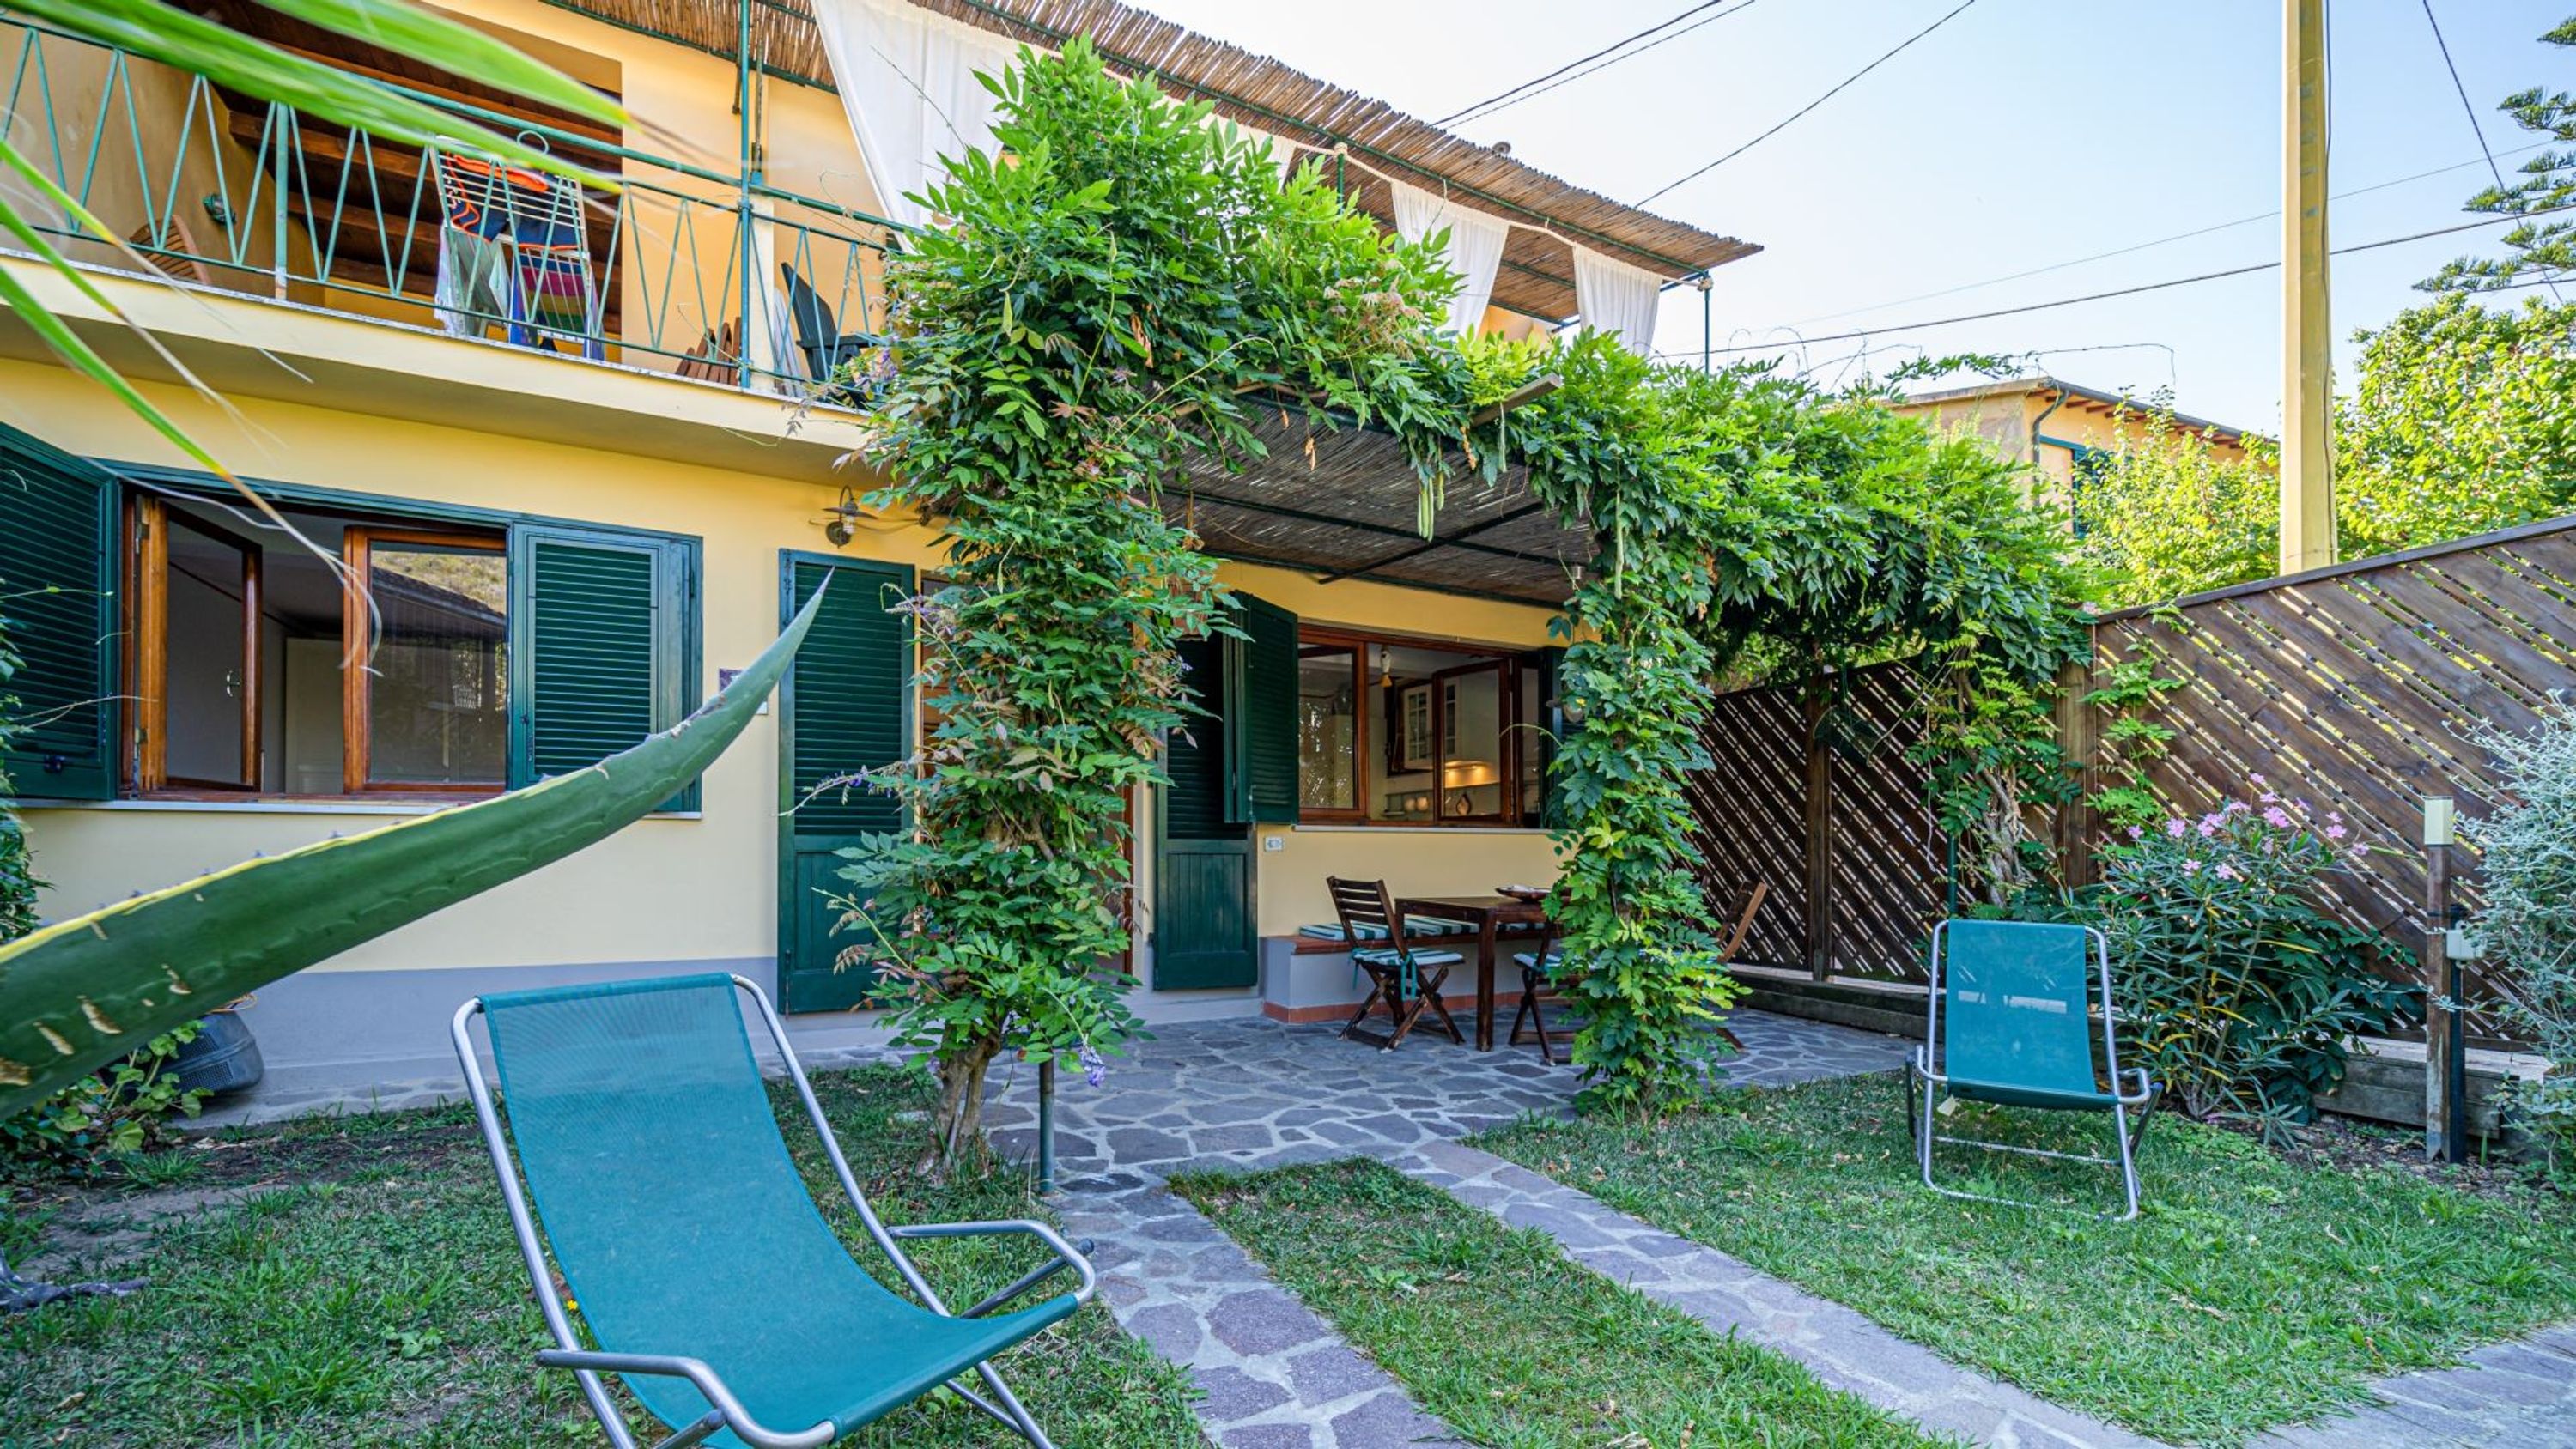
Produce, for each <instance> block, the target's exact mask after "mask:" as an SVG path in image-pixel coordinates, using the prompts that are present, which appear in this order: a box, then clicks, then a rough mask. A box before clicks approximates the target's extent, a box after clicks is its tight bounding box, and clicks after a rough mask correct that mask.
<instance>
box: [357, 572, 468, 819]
mask: <svg viewBox="0 0 2576 1449" xmlns="http://www.w3.org/2000/svg"><path fill="white" fill-rule="evenodd" d="M380 543H390V544H412V545H415V546H421V547H430V548H449V549H464V550H471V551H474V552H477V553H490V554H494V555H497V556H499V557H500V558H501V559H502V561H503V562H502V567H503V568H504V569H505V570H506V569H507V568H508V566H509V565H508V560H509V539H508V537H507V536H506V535H503V534H494V533H481V532H475V531H472V530H468V529H454V528H448V529H441V528H420V527H416V526H415V527H406V526H403V525H399V524H397V525H394V526H390V527H382V528H379V527H371V526H368V525H364V524H356V523H353V524H351V525H349V527H348V529H347V531H346V532H344V533H343V534H342V535H341V544H340V556H341V561H342V562H343V563H345V564H346V565H347V566H348V569H349V578H350V580H352V581H353V582H354V583H355V585H356V587H354V588H350V589H346V590H344V591H342V593H341V595H340V647H341V649H342V651H343V652H344V658H345V661H346V662H344V663H343V665H342V666H341V670H340V789H341V791H342V793H343V794H346V795H350V796H364V797H367V798H371V799H382V798H384V797H386V796H389V795H392V796H401V795H428V796H436V797H439V798H452V797H455V796H459V795H498V794H500V793H501V792H503V791H505V790H507V789H509V788H510V781H509V770H510V760H509V755H508V752H507V751H504V752H503V754H502V759H501V771H502V778H500V779H497V780H465V781H458V782H456V783H453V784H440V783H437V782H434V781H408V780H397V781H383V782H378V781H375V780H370V779H369V778H368V769H369V767H370V766H371V765H372V764H373V763H374V762H373V760H372V759H371V758H370V751H371V749H372V747H373V743H374V736H373V734H372V732H371V730H370V728H369V724H370V715H369V711H370V708H371V704H370V700H371V697H372V695H373V693H374V691H373V690H372V689H371V688H370V687H369V686H370V684H371V683H372V681H373V680H374V679H375V671H374V670H373V669H372V668H368V667H365V666H364V664H363V662H362V660H361V657H360V651H358V650H357V649H356V648H354V647H352V641H355V640H362V639H371V637H372V629H373V625H374V617H373V613H374V611H373V610H372V609H371V608H370V607H369V605H370V603H371V602H372V592H373V589H374V579H375V575H374V573H373V571H372V565H373V561H374V553H375V546H376V545H377V544H380ZM504 627H505V628H506V625H505V626H504ZM373 653H374V651H373V650H372V649H369V650H368V651H366V655H365V657H366V658H367V659H372V658H373ZM504 677H505V678H506V675H505V676H504Z"/></svg>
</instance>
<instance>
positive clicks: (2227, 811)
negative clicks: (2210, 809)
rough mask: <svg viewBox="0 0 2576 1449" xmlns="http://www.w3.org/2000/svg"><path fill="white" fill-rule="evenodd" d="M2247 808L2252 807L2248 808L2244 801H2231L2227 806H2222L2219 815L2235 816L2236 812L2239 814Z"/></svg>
mask: <svg viewBox="0 0 2576 1449" xmlns="http://www.w3.org/2000/svg"><path fill="white" fill-rule="evenodd" d="M2247 808H2250V807H2248V806H2247V805H2246V803H2245V802H2244V801H2242V800H2230V801H2228V802H2227V803H2226V804H2225V805H2223V806H2221V807H2220V808H2219V811H2218V813H2219V814H2221V815H2233V814H2235V813H2236V812H2238V811H2240V810H2244V809H2247Z"/></svg>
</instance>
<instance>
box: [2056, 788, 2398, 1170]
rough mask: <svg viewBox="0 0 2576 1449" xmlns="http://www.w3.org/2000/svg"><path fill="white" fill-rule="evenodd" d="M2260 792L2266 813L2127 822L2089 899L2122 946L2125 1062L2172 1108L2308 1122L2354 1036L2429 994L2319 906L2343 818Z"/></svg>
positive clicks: (2238, 809) (2233, 811) (2089, 907)
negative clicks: (2381, 969) (2318, 815)
mask: <svg viewBox="0 0 2576 1449" xmlns="http://www.w3.org/2000/svg"><path fill="white" fill-rule="evenodd" d="M2253 783H2254V786H2255V788H2256V789H2257V790H2259V791H2261V794H2260V796H2259V798H2258V800H2257V801H2256V803H2254V804H2251V805H2249V804H2247V803H2245V802H2244V801H2241V800H2230V801H2228V802H2226V803H2225V804H2224V805H2221V806H2220V807H2219V808H2218V809H2216V810H2213V811H2211V812H2209V813H2208V814H2206V815H2202V816H2199V817H2197V818H2194V817H2190V816H2185V815H2172V816H2168V817H2166V818H2165V819H2164V820H2162V821H2161V822H2159V823H2156V824H2153V825H2147V824H2133V825H2130V826H2129V827H2128V828H2127V830H2126V831H2125V832H2124V834H2125V837H2126V838H2125V839H2124V840H2121V841H2118V842H2115V843H2114V844H2112V845H2111V846H2110V847H2108V848H2107V849H2106V850H2105V851H2104V852H2103V866H2102V875H2103V878H2102V882H2101V884H2099V885H2097V886H2094V887H2091V888H2090V889H2088V890H2087V891H2086V892H2085V893H2084V894H2083V895H2082V897H2081V898H2080V903H2081V906H2082V909H2083V912H2084V914H2086V915H2088V916H2089V917H2090V918H2091V919H2092V920H2093V921H2094V923H2095V924H2098V925H2099V926H2100V927H2101V928H2102V931H2103V933H2104V934H2105V935H2106V936H2108V937H2109V939H2110V945H2111V956H2112V963H2113V990H2114V991H2115V993H2116V994H2117V999H2118V1001H2119V1005H2120V1010H2121V1012H2122V1013H2123V1015H2124V1017H2125V1022H2124V1030H2123V1031H2122V1033H2121V1038H2122V1041H2123V1043H2124V1050H2126V1051H2127V1052H2129V1053H2132V1054H2133V1056H2132V1058H2131V1060H2132V1061H2133V1062H2134V1064H2137V1065H2143V1066H2145V1067H2146V1068H2147V1069H2148V1071H2149V1072H2151V1073H2152V1074H2153V1075H2154V1076H2155V1078H2156V1080H2157V1081H2159V1082H2161V1083H2163V1084H2164V1089H2165V1092H2166V1094H2167V1097H2168V1099H2169V1100H2170V1101H2172V1102H2173V1103H2174V1104H2175V1105H2176V1106H2178V1107H2179V1108H2180V1109H2181V1110H2182V1111H2184V1112H2187V1113H2189V1114H2190V1115H2192V1116H2194V1117H2200V1118H2209V1117H2215V1116H2231V1115H2232V1116H2248V1117H2258V1118H2261V1119H2263V1120H2265V1121H2266V1122H2267V1123H2273V1124H2282V1123H2288V1122H2304V1121H2307V1120H2309V1119H2310V1118H2312V1117H2313V1116H2314V1115H2315V1110H2316V1107H2315V1104H2316V1099H2317V1097H2318V1096H2319V1095H2321V1094H2323V1093H2325V1092H2327V1091H2330V1090H2332V1089H2333V1087H2334V1085H2335V1083H2337V1082H2339V1081H2341V1080H2342V1079H2343V1073H2344V1063H2345V1058H2346V1049H2345V1040H2346V1038H2348V1037H2350V1036H2353V1035H2355V1034H2358V1033H2365V1032H2379V1031H2385V1030H2387V1029H2389V1028H2390V1027H2391V1026H2393V1025H2394V1024H2395V1023H2396V1022H2398V1021H2399V1020H2400V1019H2401V1018H2402V1017H2404V1016H2405V1015H2406V1014H2407V1012H2408V1010H2409V1008H2410V1004H2411V999H2412V997H2413V996H2414V995H2415V992H2416V988H2414V987H2411V986H2404V985H2400V984H2398V983H2395V982H2392V981H2389V980H2386V979H2384V978H2382V977H2381V976H2379V975H2377V974H2376V973H2374V972H2373V970H2372V969H2371V968H2372V966H2373V965H2374V963H2375V962H2376V961H2377V960H2378V958H2379V956H2380V953H2381V952H2382V951H2383V950H2385V949H2386V945H2387V943H2386V942H2385V941H2384V940H2383V939H2382V938H2381V937H2380V936H2379V935H2377V934H2376V933H2375V932H2370V931H2365V930H2360V929H2358V928H2355V927H2353V926H2350V925H2347V924H2345V923H2343V922H2342V921H2339V920H2337V919H2335V918H2334V917H2332V916H2329V915H2328V914H2326V913H2325V912H2324V911H2323V910H2321V909H2319V906H2318V902H2317V889H2318V884H2319V878H2320V877H2321V876H2323V875H2324V874H2325V873H2327V872H2329V871H2332V870H2336V869H2340V868H2341V861H2340V859H2339V853H2340V852H2341V851H2342V850H2343V849H2344V848H2345V847H2344V846H2343V844H2342V842H2343V841H2344V840H2345V839H2346V832H2345V830H2344V826H2343V822H2342V819H2341V817H2340V816H2338V815H2333V814H2329V815H2327V816H2326V817H2325V818H2324V820H2323V822H2322V823H2319V822H2315V821H2312V820H2311V819H2310V818H2309V814H2308V810H2307V807H2306V805H2305V803H2304V802H2297V801H2290V800H2285V799H2283V798H2281V796H2280V795H2279V794H2278V793H2277V792H2275V791H2273V790H2272V789H2271V788H2269V787H2268V786H2267V785H2265V784H2264V782H2263V777H2262V776H2260V775H2257V776H2254V777H2253Z"/></svg>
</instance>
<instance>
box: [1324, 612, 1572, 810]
mask: <svg viewBox="0 0 2576 1449" xmlns="http://www.w3.org/2000/svg"><path fill="white" fill-rule="evenodd" d="M1543 679H1544V670H1543V668H1542V667H1541V663H1540V660H1539V658H1538V657H1537V656H1536V655H1529V654H1519V653H1506V652H1497V651H1488V650H1478V649H1475V648H1474V647H1472V646H1457V645H1448V644H1434V643H1429V642H1423V641H1416V640H1409V639H1403V638H1398V637H1394V636H1388V635H1376V634H1359V633H1347V632H1343V631H1338V630H1326V629H1309V630H1306V631H1303V633H1302V634H1301V635H1300V638H1299V642H1298V649H1297V715H1296V718H1297V796H1298V818H1299V819H1300V820H1302V821H1307V822H1315V823H1342V824H1352V825H1486V826H1517V825H1529V824H1535V823H1537V818H1538V813H1539V809H1540V802H1541V798H1542V796H1543V794H1544V788H1543V767H1544V749H1543V744H1544V742H1543V741H1541V740H1539V739H1536V738H1534V734H1535V731H1534V729H1533V728H1532V726H1534V725H1535V723H1536V721H1537V717H1538V711H1539V707H1540V703H1541V701H1542V699H1543V696H1544V684H1543Z"/></svg>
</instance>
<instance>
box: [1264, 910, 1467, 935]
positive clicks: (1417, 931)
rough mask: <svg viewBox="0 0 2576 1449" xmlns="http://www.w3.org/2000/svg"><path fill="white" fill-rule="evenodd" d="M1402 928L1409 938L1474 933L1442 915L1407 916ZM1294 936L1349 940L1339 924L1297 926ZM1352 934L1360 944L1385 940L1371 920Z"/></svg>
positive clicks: (1325, 923) (1379, 929) (1353, 928)
mask: <svg viewBox="0 0 2576 1449" xmlns="http://www.w3.org/2000/svg"><path fill="white" fill-rule="evenodd" d="M1404 929H1405V934H1407V935H1411V936H1470V935H1474V934H1475V931H1476V928H1475V927H1474V926H1471V925H1469V924H1468V923H1466V922H1465V921H1453V920H1450V919H1448V918H1447V917H1444V916H1407V917H1405V918H1404ZM1297 934H1298V935H1300V936H1305V937H1308V938H1310V939H1313V940H1317V941H1347V940H1349V939H1351V935H1346V934H1344V933H1343V931H1342V927H1341V923H1340V922H1338V921H1325V922H1322V923H1321V924H1318V925H1312V926H1299V927H1298V928H1297ZM1351 934H1352V935H1357V936H1358V937H1359V938H1360V939H1361V940H1363V941H1383V940H1385V939H1386V927H1384V926H1381V925H1378V924H1376V923H1375V922H1371V921H1361V922H1359V923H1357V924H1356V925H1354V926H1353V927H1352V928H1351Z"/></svg>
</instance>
